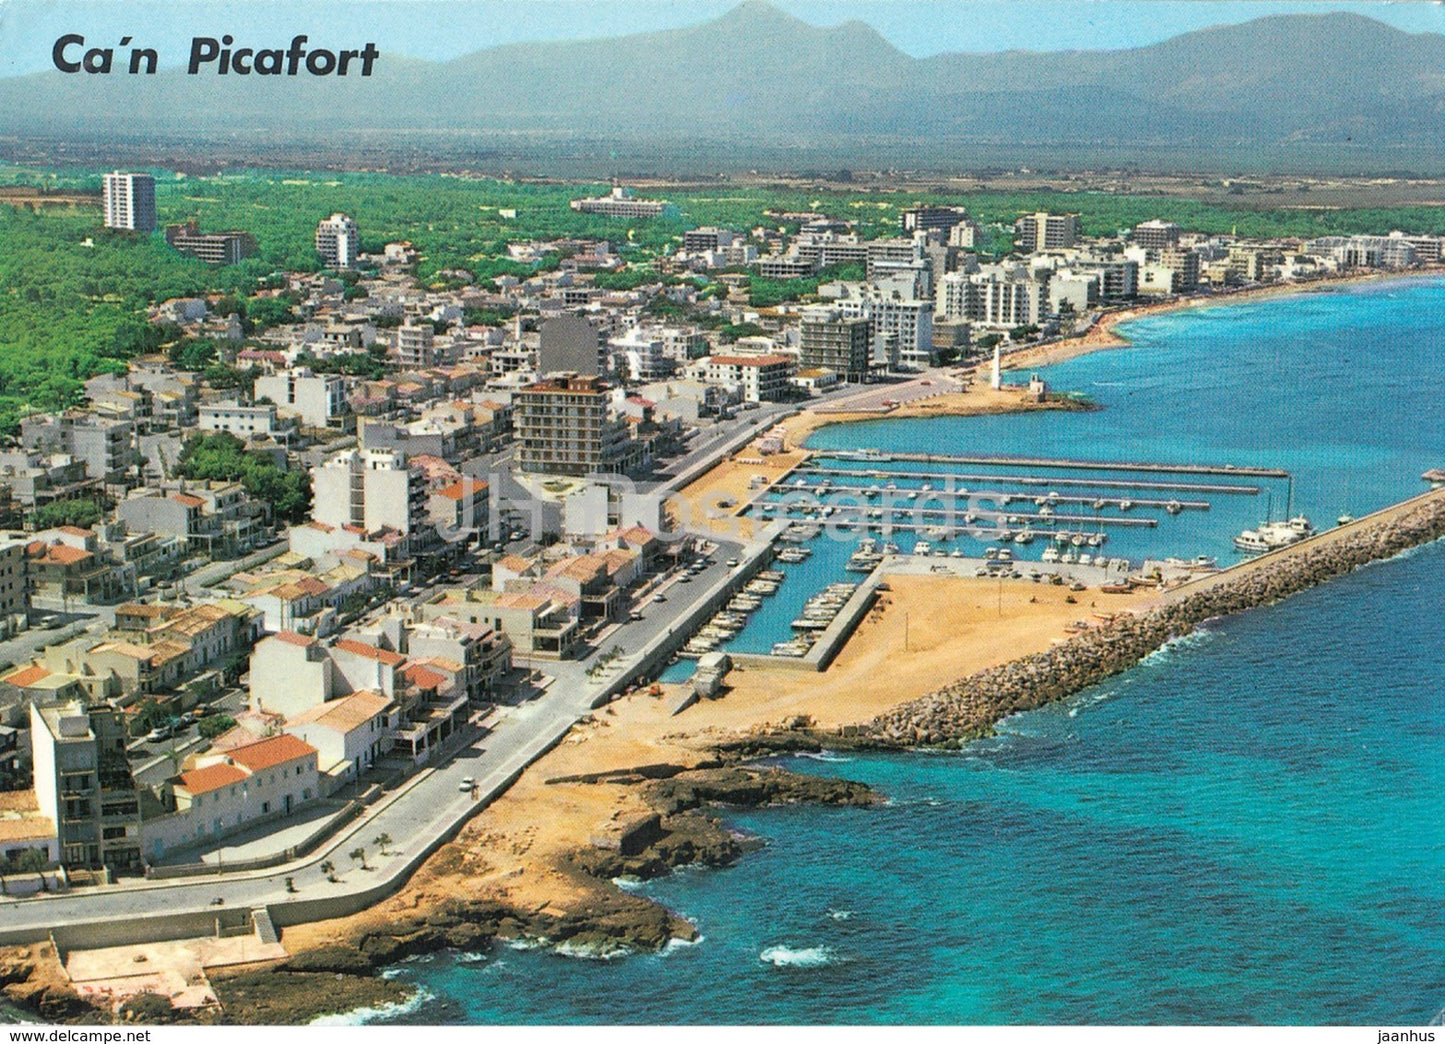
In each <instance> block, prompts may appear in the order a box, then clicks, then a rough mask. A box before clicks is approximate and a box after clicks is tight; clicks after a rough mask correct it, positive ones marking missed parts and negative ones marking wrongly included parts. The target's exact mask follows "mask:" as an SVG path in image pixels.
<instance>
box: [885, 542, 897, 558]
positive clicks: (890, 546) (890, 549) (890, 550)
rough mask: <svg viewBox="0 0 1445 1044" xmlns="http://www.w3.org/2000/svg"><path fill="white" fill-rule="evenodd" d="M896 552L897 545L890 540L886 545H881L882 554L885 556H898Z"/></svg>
mask: <svg viewBox="0 0 1445 1044" xmlns="http://www.w3.org/2000/svg"><path fill="white" fill-rule="evenodd" d="M898 551H899V548H898V545H897V544H895V543H894V542H893V541H891V540H890V541H888V542H887V543H886V544H884V545H883V553H884V554H885V555H896V554H898Z"/></svg>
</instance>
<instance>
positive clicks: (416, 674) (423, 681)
mask: <svg viewBox="0 0 1445 1044" xmlns="http://www.w3.org/2000/svg"><path fill="white" fill-rule="evenodd" d="M403 673H404V674H405V675H406V680H407V681H409V682H411V683H412V684H413V685H415V686H416V687H417V688H418V689H439V688H441V687H442V686H443V685H445V684H446V683H447V679H446V678H445V677H443V676H442V675H440V674H438V673H437V672H436V671H433V670H429V669H428V668H426V667H422V666H420V665H417V666H414V667H408V668H407V669H406V670H405V671H404V672H403Z"/></svg>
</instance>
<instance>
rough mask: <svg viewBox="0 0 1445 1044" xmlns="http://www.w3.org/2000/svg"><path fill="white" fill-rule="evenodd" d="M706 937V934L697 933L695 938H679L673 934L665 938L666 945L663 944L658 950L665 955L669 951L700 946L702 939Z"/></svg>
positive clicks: (674, 951)
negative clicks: (669, 937) (667, 938)
mask: <svg viewBox="0 0 1445 1044" xmlns="http://www.w3.org/2000/svg"><path fill="white" fill-rule="evenodd" d="M706 938H707V936H705V935H699V936H698V937H697V938H696V939H679V938H678V937H677V936H675V935H674V936H673V937H672V938H671V939H669V940H667V945H666V946H664V947H663V948H662V950H661V951H660V952H661V953H662V955H663V956H664V957H666V956H667V955H668V954H669V953H676V952H677V951H678V950H690V949H692V948H693V947H694V946H701V945H702V941H703V940H704V939H706Z"/></svg>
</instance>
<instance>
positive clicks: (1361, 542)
mask: <svg viewBox="0 0 1445 1044" xmlns="http://www.w3.org/2000/svg"><path fill="white" fill-rule="evenodd" d="M1442 536H1445V493H1428V494H1425V495H1423V496H1421V497H1416V498H1414V499H1412V500H1409V501H1405V502H1404V503H1402V504H1398V505H1395V506H1394V507H1392V508H1387V509H1385V510H1384V511H1380V512H1377V513H1375V514H1373V515H1370V516H1367V517H1366V518H1362V519H1360V520H1359V521H1358V522H1355V523H1353V524H1351V525H1349V526H1346V527H1342V528H1341V529H1337V530H1332V531H1329V532H1326V533H1322V534H1320V535H1319V536H1316V537H1314V538H1311V539H1310V540H1307V541H1304V542H1302V543H1300V544H1298V545H1296V546H1294V547H1291V548H1287V549H1285V550H1283V551H1277V552H1274V553H1273V554H1270V555H1267V556H1265V557H1264V558H1261V559H1257V560H1255V561H1252V562H1247V563H1243V564H1241V565H1239V566H1236V567H1235V568H1233V569H1229V570H1225V571H1224V572H1222V573H1219V574H1217V575H1216V576H1214V577H1210V578H1208V579H1206V580H1203V581H1199V582H1195V583H1190V584H1186V585H1184V586H1182V587H1180V588H1178V589H1176V590H1174V591H1171V592H1168V593H1166V594H1165V595H1164V596H1163V600H1162V602H1161V604H1159V605H1157V606H1155V607H1153V608H1150V609H1148V610H1145V611H1143V612H1140V613H1137V614H1130V615H1120V616H1118V617H1115V618H1114V619H1113V620H1112V621H1111V622H1108V623H1106V624H1104V625H1102V626H1100V627H1096V628H1091V629H1089V630H1087V631H1084V632H1081V633H1080V634H1078V635H1075V636H1074V637H1073V638H1071V639H1069V640H1068V641H1065V642H1062V643H1060V644H1059V645H1056V646H1054V647H1053V648H1052V649H1049V650H1048V651H1047V652H1042V653H1038V654H1036V655H1033V656H1027V657H1024V658H1023V659H1020V660H1014V661H1012V662H1010V663H1006V664H1003V665H1001V666H998V667H993V668H990V669H988V670H985V671H980V672H979V673H977V674H974V675H970V676H969V677H967V678H963V679H961V680H959V681H957V682H954V683H952V684H950V685H948V686H945V687H944V688H942V689H938V690H936V691H934V692H931V693H928V694H927V695H925V696H922V697H919V698H918V699H916V700H912V701H910V702H908V703H905V704H902V705H901V706H899V707H896V708H894V709H893V710H891V711H889V712H888V713H886V714H881V715H879V716H878V717H877V718H874V719H873V720H872V721H871V722H869V723H867V724H866V725H863V726H861V727H859V728H857V730H856V734H851V735H849V736H848V737H847V741H846V742H847V745H849V746H875V747H885V748H886V747H900V748H901V747H917V746H935V747H952V746H957V745H959V744H961V743H963V742H965V741H967V740H969V739H974V738H977V737H978V736H981V735H985V734H987V733H988V732H989V731H990V730H991V729H992V728H993V726H994V724H995V723H996V722H998V721H999V720H1000V719H1001V718H1004V717H1006V716H1007V715H1009V714H1013V713H1015V712H1017V711H1025V710H1032V709H1033V708H1036V707H1040V706H1043V705H1044V704H1046V703H1051V702H1053V701H1054V700H1059V699H1063V698H1064V697H1066V696H1070V695H1073V694H1074V693H1076V692H1078V691H1079V690H1081V689H1084V688H1087V687H1088V686H1090V685H1093V684H1095V683H1097V682H1100V681H1103V680H1104V679H1105V678H1108V677H1109V676H1111V675H1114V674H1118V673H1119V672H1121V671H1124V670H1127V669H1128V668H1130V667H1132V666H1133V665H1134V664H1136V663H1138V662H1139V661H1140V660H1142V659H1143V658H1144V657H1145V656H1148V655H1149V654H1150V653H1152V652H1154V651H1155V650H1157V649H1158V648H1160V647H1161V646H1162V645H1164V644H1165V643H1166V642H1169V641H1171V640H1173V639H1176V638H1181V637H1183V636H1184V635H1187V634H1189V633H1190V632H1191V631H1193V630H1194V628H1195V627H1196V626H1197V625H1198V624H1199V623H1201V622H1203V621H1204V620H1208V619H1210V618H1212V617H1216V616H1224V615H1226V614H1229V613H1237V612H1240V611H1242V610H1245V609H1252V608H1254V607H1256V606H1261V605H1268V604H1270V603H1271V602H1277V601H1279V600H1280V599H1282V598H1288V597H1289V596H1290V595H1292V594H1296V593H1298V592H1299V591H1303V590H1304V589H1305V588H1308V587H1313V586H1314V585H1315V584H1319V583H1323V582H1324V581H1326V580H1329V579H1331V578H1333V577H1337V576H1341V575H1343V574H1345V573H1348V572H1350V571H1351V570H1354V569H1357V568H1359V567H1360V566H1362V565H1365V564H1367V563H1369V562H1373V561H1377V560H1379V559H1383V558H1389V557H1391V556H1393V555H1396V554H1399V553H1400V552H1401V551H1405V550H1407V549H1409V548H1411V547H1415V546H1417V545H1420V544H1424V543H1427V542H1429V541H1432V540H1437V539H1439V538H1441V537H1442ZM849 732H850V733H853V732H854V730H853V729H850V730H849Z"/></svg>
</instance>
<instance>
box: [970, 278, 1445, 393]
mask: <svg viewBox="0 0 1445 1044" xmlns="http://www.w3.org/2000/svg"><path fill="white" fill-rule="evenodd" d="M1440 276H1445V265H1437V266H1434V267H1422V268H1414V269H1408V270H1403V271H1399V272H1361V273H1351V274H1349V275H1342V276H1331V277H1327V278H1323V279H1311V280H1302V281H1295V282H1289V283H1272V284H1268V285H1265V286H1251V287H1244V288H1242V289H1239V290H1227V291H1225V292H1223V293H1220V294H1209V295H1207V296H1198V295H1196V296H1192V297H1182V298H1171V299H1169V300H1167V301H1157V302H1153V303H1150V304H1143V305H1135V306H1131V307H1126V308H1121V309H1117V310H1114V311H1108V312H1104V313H1103V314H1102V315H1101V316H1100V317H1099V319H1098V321H1097V322H1095V323H1094V324H1093V325H1092V326H1091V327H1089V329H1088V330H1085V331H1084V332H1083V333H1081V334H1076V335H1075V336H1073V337H1067V338H1063V339H1062V340H1058V341H1054V342H1052V343H1051V344H1045V345H1036V346H1034V347H1031V348H1023V349H1020V350H1019V351H1017V352H1011V353H1009V354H1007V355H1005V356H1003V358H1002V360H1001V365H1002V368H1003V369H1004V370H1012V371H1018V370H1026V369H1032V368H1036V367H1042V366H1052V365H1055V364H1056V363H1062V362H1067V361H1069V360H1070V359H1077V358H1080V357H1082V356H1085V355H1091V354H1093V353H1094V352H1101V351H1107V350H1108V349H1111V348H1128V347H1131V346H1132V345H1133V342H1132V341H1130V340H1129V338H1128V337H1127V336H1125V335H1124V334H1123V333H1120V332H1119V330H1118V329H1117V328H1118V327H1119V326H1121V325H1123V324H1125V323H1129V322H1133V321H1134V320H1136V319H1144V318H1147V317H1150V316H1155V315H1167V314H1169V313H1170V312H1182V311H1189V310H1192V309H1202V308H1214V307H1217V306H1225V305H1232V304H1252V303H1255V302H1258V301H1272V300H1276V299H1278V298H1283V297H1294V296H1296V295H1298V294H1305V293H1315V292H1319V291H1321V290H1334V289H1337V288H1342V287H1350V286H1362V285H1369V284H1372V283H1387V282H1393V281H1396V280H1401V281H1408V280H1415V279H1424V278H1430V277H1440ZM980 372H981V371H980Z"/></svg>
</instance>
